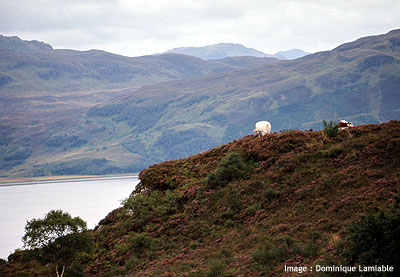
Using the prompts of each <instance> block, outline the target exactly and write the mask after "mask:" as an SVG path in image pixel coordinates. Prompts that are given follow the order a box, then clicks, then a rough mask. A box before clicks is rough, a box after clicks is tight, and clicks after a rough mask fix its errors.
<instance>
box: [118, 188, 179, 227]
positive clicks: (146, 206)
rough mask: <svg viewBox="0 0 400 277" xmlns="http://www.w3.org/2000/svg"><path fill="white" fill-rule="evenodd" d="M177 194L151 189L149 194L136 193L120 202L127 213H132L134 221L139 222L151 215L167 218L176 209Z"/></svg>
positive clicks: (143, 221) (145, 220)
mask: <svg viewBox="0 0 400 277" xmlns="http://www.w3.org/2000/svg"><path fill="white" fill-rule="evenodd" d="M178 197H179V196H178V194H176V193H175V192H171V191H166V192H161V191H153V192H151V193H150V194H136V195H133V196H131V197H129V198H127V199H126V200H124V201H123V202H122V204H123V207H124V210H125V212H126V213H127V214H132V215H133V216H134V219H135V221H137V222H140V223H141V224H143V223H145V222H147V221H148V220H149V219H150V218H151V217H154V216H156V217H160V218H162V219H167V217H168V215H169V214H172V213H174V212H176V211H177V209H178V202H177V200H178Z"/></svg>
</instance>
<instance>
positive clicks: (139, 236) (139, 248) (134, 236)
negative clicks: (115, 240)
mask: <svg viewBox="0 0 400 277" xmlns="http://www.w3.org/2000/svg"><path fill="white" fill-rule="evenodd" d="M156 242H157V241H156V239H154V238H153V237H152V236H150V235H148V234H147V233H130V234H129V235H128V237H127V243H128V244H129V246H130V248H131V249H133V251H134V252H135V253H137V254H142V253H144V252H145V251H147V250H152V249H153V248H154V246H155V243H156Z"/></svg>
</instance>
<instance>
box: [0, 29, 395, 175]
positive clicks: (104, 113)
mask: <svg viewBox="0 0 400 277" xmlns="http://www.w3.org/2000/svg"><path fill="white" fill-rule="evenodd" d="M399 41H400V30H394V31H391V32H389V33H387V34H384V35H378V36H371V37H365V38H361V39H359V40H356V41H354V42H350V43H346V44H344V45H341V46H339V47H337V48H336V49H334V50H332V51H326V52H320V53H316V54H312V55H308V56H305V57H303V58H299V59H296V60H292V61H280V62H277V63H272V64H267V65H260V66H257V67H255V68H249V69H244V70H236V71H229V72H221V73H215V74H210V75H207V76H200V77H195V78H189V79H182V80H177V81H173V82H164V83H161V84H156V85H149V86H144V87H142V88H140V89H126V90H123V92H121V94H123V95H120V96H117V97H115V98H113V99H112V100H110V101H108V102H105V103H103V104H99V105H96V106H95V107H93V106H92V107H91V108H90V107H89V106H86V107H85V109H81V113H78V112H72V113H67V114H64V115H65V118H66V119H67V120H54V117H52V116H50V113H47V115H49V116H48V117H44V118H46V122H49V124H43V123H41V122H38V121H33V122H30V123H29V124H27V125H26V126H24V127H23V128H18V127H15V126H18V125H17V124H8V125H7V126H4V127H2V128H1V129H0V131H1V132H2V134H3V137H4V140H5V142H4V143H3V144H0V148H1V147H2V145H3V146H4V145H5V146H4V149H5V151H4V152H3V153H5V155H3V158H2V161H3V164H4V165H5V166H4V167H3V170H2V171H1V170H0V174H1V175H14V176H18V175H25V176H26V175H36V176H37V175H39V176H40V175H59V174H109V173H121V172H137V171H140V170H141V169H143V168H145V167H147V166H149V165H150V164H153V163H157V162H161V161H165V160H169V159H177V158H181V157H187V156H189V155H192V154H195V153H199V152H200V151H204V150H206V149H209V148H211V147H216V146H219V145H221V144H223V143H226V142H228V141H231V140H233V139H235V138H239V137H243V136H245V135H247V134H250V133H252V130H253V128H254V123H255V122H257V121H259V120H268V121H270V122H271V124H272V130H284V129H300V130H308V129H310V128H311V129H320V128H321V121H322V120H324V119H325V120H341V119H347V120H351V121H353V123H354V124H356V125H361V124H368V123H380V122H385V121H388V120H392V119H399V118H400V109H399V103H400V90H399V87H400V43H399ZM96 53H97V52H94V53H92V54H96ZM166 57H172V56H166ZM166 57H165V58H166ZM179 57H182V56H179ZM183 57H184V56H183ZM154 59H161V57H157V58H156V57H154ZM193 59H195V58H193ZM242 59H246V61H247V63H246V64H247V65H249V66H256V65H258V61H259V60H257V62H256V63H253V62H251V61H254V59H255V58H251V59H247V58H243V57H240V58H230V59H226V60H225V62H226V63H225V64H229V65H230V66H236V65H237V64H244V62H242ZM200 61H201V60H200ZM202 62H205V61H202ZM209 62H213V61H209ZM109 93H112V92H109ZM80 100H81V98H79V99H75V102H80ZM32 102H34V101H31V103H32ZM82 102H83V103H86V102H84V101H82ZM39 103H40V106H41V107H42V104H43V103H42V102H39ZM62 103H63V102H62ZM19 107H24V108H25V107H29V106H22V105H20V106H19ZM44 107H47V106H46V105H44ZM83 111H87V112H83ZM25 115H26V114H25ZM23 118H27V117H26V116H25V117H23ZM30 118H32V117H30ZM13 119H14V118H7V120H8V121H6V122H7V123H10V122H12V120H13ZM3 122H4V121H3ZM47 126H51V128H49V127H47ZM15 129H16V131H14V130H15ZM39 130H42V132H41V133H38V131H39ZM20 132H21V133H20ZM32 137H34V139H32Z"/></svg>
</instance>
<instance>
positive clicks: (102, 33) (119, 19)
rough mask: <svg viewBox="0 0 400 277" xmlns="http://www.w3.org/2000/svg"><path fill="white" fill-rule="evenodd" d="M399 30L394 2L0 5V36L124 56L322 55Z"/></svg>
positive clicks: (51, 1) (166, 0)
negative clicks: (200, 52) (231, 50)
mask: <svg viewBox="0 0 400 277" xmlns="http://www.w3.org/2000/svg"><path fill="white" fill-rule="evenodd" d="M398 28H400V1H399V0H275V1H272V0H243V1H236V0H226V1H225V0H131V1H129V0H0V33H1V34H4V35H7V36H11V35H13V36H14V35H16V36H19V37H20V38H22V39H26V40H33V39H35V40H39V41H44V42H47V43H49V44H51V45H52V46H53V47H54V48H69V49H76V50H89V49H101V50H105V51H109V52H112V53H117V54H122V55H125V56H141V55H147V54H154V53H160V52H164V51H166V50H169V49H171V48H175V47H182V46H204V45H210V44H215V43H220V42H233V43H240V44H243V45H245V46H247V47H251V48H255V49H257V50H260V51H263V52H265V53H268V54H274V53H275V52H277V51H280V50H288V49H292V48H300V49H303V50H305V51H308V52H317V51H322V50H330V49H332V48H334V47H336V46H338V45H340V44H342V43H344V42H349V41H353V40H355V39H357V38H360V37H363V36H368V35H376V34H383V33H387V32H388V31H390V30H393V29H398Z"/></svg>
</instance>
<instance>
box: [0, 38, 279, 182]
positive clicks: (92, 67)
mask: <svg viewBox="0 0 400 277" xmlns="http://www.w3.org/2000/svg"><path fill="white" fill-rule="evenodd" d="M276 61H277V60H276V59H273V58H269V59H262V58H254V57H242V58H240V63H239V62H237V61H236V60H235V58H228V59H224V60H223V61H219V60H214V61H204V60H202V59H200V58H195V57H190V56H185V55H178V54H165V55H153V56H144V57H135V58H129V57H124V56H120V55H115V54H112V53H107V52H104V51H99V50H90V51H74V50H62V49H53V48H52V47H51V46H50V45H48V44H45V43H43V42H38V41H25V40H21V39H19V38H18V37H5V36H1V37H0V176H1V177H5V176H10V175H13V176H32V175H43V174H69V173H78V174H79V172H80V173H85V172H81V171H82V170H81V168H90V169H88V171H90V172H89V173H90V174H92V173H94V174H100V173H102V172H105V171H107V172H114V171H117V172H121V171H131V170H134V171H137V170H138V169H137V166H136V169H135V168H133V169H132V167H131V166H130V165H129V164H128V165H127V164H126V162H125V161H128V160H129V161H132V160H133V161H135V160H136V159H137V154H130V153H125V154H124V153H120V152H122V151H124V150H122V151H121V149H120V150H117V153H116V154H118V156H117V157H116V158H113V157H111V156H110V153H109V151H104V150H105V149H106V148H107V147H108V145H107V142H106V141H96V136H97V135H100V134H101V135H103V134H102V133H101V130H105V129H107V127H106V126H101V124H100V126H97V125H96V126H95V127H93V128H92V127H91V126H89V127H88V126H85V125H84V124H82V122H81V118H82V116H83V115H84V114H86V113H87V111H88V110H89V109H90V108H91V107H93V106H95V105H99V104H102V103H105V102H106V101H109V100H110V99H112V98H114V97H116V96H120V95H124V94H126V93H129V92H130V91H132V90H134V89H137V88H139V87H141V86H143V85H150V84H156V83H160V82H166V81H170V80H177V79H184V78H192V77H196V76H202V75H207V74H213V73H218V72H223V71H230V70H238V69H243V68H251V67H256V66H259V65H262V64H268V63H274V62H276ZM84 122H86V121H83V123H84ZM107 131H108V130H107ZM82 133H83V134H82ZM77 137H79V138H77ZM55 141H56V142H55ZM85 145H95V146H94V147H91V149H89V150H88V149H84V148H83V149H82V146H85ZM99 147H100V150H102V154H99V153H97V154H98V155H96V153H93V152H98V151H99ZM88 151H89V153H88ZM55 152H56V153H55ZM67 152H68V154H67V155H66V153H67ZM113 153H114V152H113ZM66 156H70V157H72V159H73V162H72V165H70V166H69V167H70V169H67V170H66V171H63V170H60V169H59V168H60V167H61V168H63V166H62V165H63V163H64V162H66V159H65V157H66ZM105 157H106V158H107V159H110V158H111V160H113V165H112V166H108V167H107V168H108V169H104V168H103V169H104V170H103V169H101V170H94V169H93V167H92V166H90V164H91V163H92V162H93V163H94V164H95V165H96V166H98V165H99V163H100V164H103V165H104V164H105V163H104V162H103V161H104V159H105ZM114 160H116V161H114ZM67 162H68V161H67ZM46 163H50V164H51V165H50V168H51V169H50V170H47V169H44V168H43V165H42V164H46ZM130 163H131V162H130ZM60 164H61V166H60ZM36 165H38V166H36ZM71 168H74V169H71ZM10 170H11V171H10ZM49 172H50V173H49Z"/></svg>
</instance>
